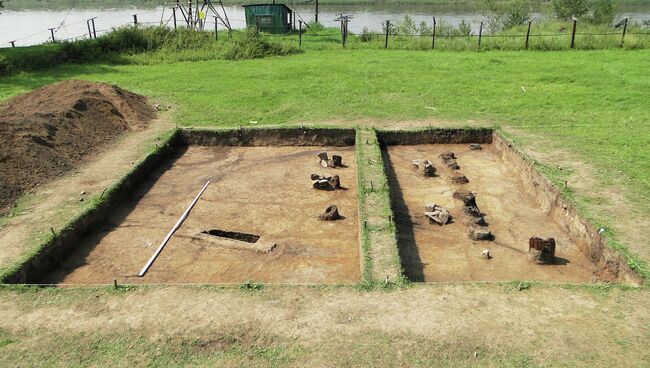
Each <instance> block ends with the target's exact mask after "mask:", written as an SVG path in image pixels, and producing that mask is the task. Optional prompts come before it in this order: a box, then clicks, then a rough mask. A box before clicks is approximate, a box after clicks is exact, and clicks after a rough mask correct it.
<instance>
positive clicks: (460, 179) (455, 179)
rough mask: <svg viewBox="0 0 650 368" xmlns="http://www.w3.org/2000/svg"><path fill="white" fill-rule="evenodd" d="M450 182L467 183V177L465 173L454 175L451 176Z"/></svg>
mask: <svg viewBox="0 0 650 368" xmlns="http://www.w3.org/2000/svg"><path fill="white" fill-rule="evenodd" d="M451 182H452V183H454V184H467V183H469V179H467V176H465V175H454V176H452V177H451Z"/></svg>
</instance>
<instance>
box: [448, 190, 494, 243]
mask: <svg viewBox="0 0 650 368" xmlns="http://www.w3.org/2000/svg"><path fill="white" fill-rule="evenodd" d="M454 198H456V199H460V200H461V201H463V206H464V212H465V215H467V218H468V219H469V222H470V225H471V227H470V230H469V238H470V239H472V240H494V235H492V232H490V231H489V230H488V229H484V227H487V226H488V223H487V222H486V221H485V218H484V217H483V214H482V213H481V210H479V208H478V205H477V204H476V196H474V193H472V192H468V191H456V192H454Z"/></svg>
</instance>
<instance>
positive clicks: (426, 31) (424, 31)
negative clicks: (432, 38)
mask: <svg viewBox="0 0 650 368" xmlns="http://www.w3.org/2000/svg"><path fill="white" fill-rule="evenodd" d="M432 33H433V27H432V26H430V25H429V24H428V23H427V22H425V21H422V22H420V24H419V25H418V34H419V35H420V36H429V35H431V34H432Z"/></svg>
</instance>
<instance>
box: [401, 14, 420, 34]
mask: <svg viewBox="0 0 650 368" xmlns="http://www.w3.org/2000/svg"><path fill="white" fill-rule="evenodd" d="M416 32H417V27H416V25H415V21H413V18H411V16H409V15H408V14H406V15H405V16H404V18H402V20H401V21H400V22H399V23H398V24H397V33H398V34H401V35H405V36H412V35H414V34H415V33H416Z"/></svg>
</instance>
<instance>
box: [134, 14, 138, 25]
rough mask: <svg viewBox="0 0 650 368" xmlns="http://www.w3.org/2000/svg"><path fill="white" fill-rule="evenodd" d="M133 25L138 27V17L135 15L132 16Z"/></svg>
mask: <svg viewBox="0 0 650 368" xmlns="http://www.w3.org/2000/svg"><path fill="white" fill-rule="evenodd" d="M133 25H134V26H137V25H138V15H137V14H133Z"/></svg>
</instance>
